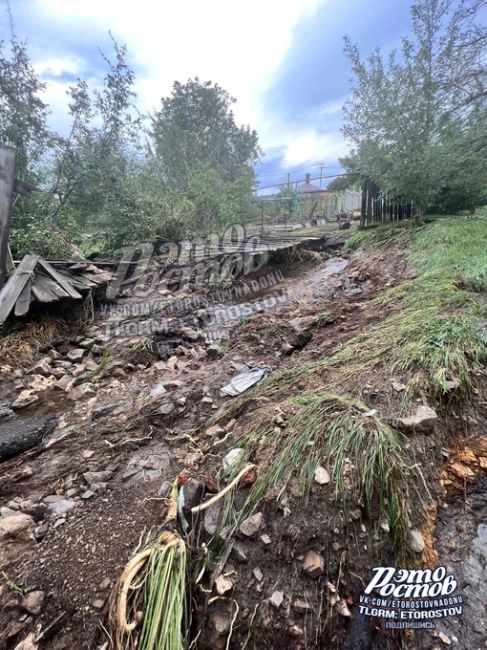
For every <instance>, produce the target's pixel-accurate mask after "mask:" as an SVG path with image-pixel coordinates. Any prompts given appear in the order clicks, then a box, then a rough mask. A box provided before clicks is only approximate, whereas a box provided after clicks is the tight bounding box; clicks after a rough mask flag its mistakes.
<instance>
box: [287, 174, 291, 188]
mask: <svg viewBox="0 0 487 650" xmlns="http://www.w3.org/2000/svg"><path fill="white" fill-rule="evenodd" d="M287 186H288V187H290V186H291V174H290V172H288V173H287Z"/></svg>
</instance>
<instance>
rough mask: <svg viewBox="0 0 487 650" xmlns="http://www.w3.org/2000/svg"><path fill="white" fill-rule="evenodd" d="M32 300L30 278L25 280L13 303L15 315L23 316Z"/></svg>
mask: <svg viewBox="0 0 487 650" xmlns="http://www.w3.org/2000/svg"><path fill="white" fill-rule="evenodd" d="M31 300H32V280H30V279H29V280H27V282H26V284H25V287H24V288H23V289H22V291H21V292H20V296H19V297H18V298H17V302H16V303H15V315H16V316H25V314H26V313H27V312H28V311H29V307H30V301H31Z"/></svg>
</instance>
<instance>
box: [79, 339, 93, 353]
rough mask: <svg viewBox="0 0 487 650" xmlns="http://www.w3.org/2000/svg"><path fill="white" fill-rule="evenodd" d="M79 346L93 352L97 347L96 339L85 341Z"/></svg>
mask: <svg viewBox="0 0 487 650" xmlns="http://www.w3.org/2000/svg"><path fill="white" fill-rule="evenodd" d="M79 345H80V347H81V348H85V349H86V350H91V348H92V347H93V346H94V345H95V339H83V341H80V344H79Z"/></svg>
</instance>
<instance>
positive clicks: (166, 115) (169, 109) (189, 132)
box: [152, 77, 260, 189]
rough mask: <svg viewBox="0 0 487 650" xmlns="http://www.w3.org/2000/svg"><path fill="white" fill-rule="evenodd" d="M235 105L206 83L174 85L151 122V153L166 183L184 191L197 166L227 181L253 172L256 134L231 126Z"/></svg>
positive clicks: (212, 85) (220, 89)
mask: <svg viewBox="0 0 487 650" xmlns="http://www.w3.org/2000/svg"><path fill="white" fill-rule="evenodd" d="M234 102H235V99H234V98H233V97H230V95H229V94H228V93H227V92H226V91H225V90H224V89H223V88H221V86H219V85H218V84H213V83H212V82H211V81H206V82H201V81H200V80H199V79H198V78H197V77H196V78H195V79H190V80H189V81H188V82H187V83H185V84H181V83H179V82H178V81H176V82H175V83H174V86H173V90H172V94H171V95H170V96H169V97H164V98H163V99H162V105H161V108H160V110H159V111H158V112H157V113H156V114H155V115H154V116H153V118H152V137H153V140H154V145H155V151H156V154H157V156H158V157H159V158H160V159H161V161H162V163H163V167H164V172H165V176H166V178H167V179H168V181H169V182H171V183H172V184H174V185H175V186H176V187H178V188H181V189H185V188H186V187H187V186H188V184H189V183H190V181H191V177H192V175H193V172H194V170H195V169H196V168H198V167H199V166H200V165H208V166H209V167H210V168H211V169H212V170H213V171H214V172H216V174H217V175H218V176H219V178H221V179H222V180H223V181H230V182H231V181H235V179H236V178H238V176H239V175H240V174H241V173H242V172H248V170H250V169H251V168H252V166H253V164H254V163H255V162H256V161H257V160H258V158H259V155H260V149H259V147H258V139H257V133H256V132H255V131H253V130H251V129H250V127H248V126H246V127H244V126H241V127H240V126H238V125H237V124H236V123H235V118H234V115H233V112H232V110H231V106H232V104H234Z"/></svg>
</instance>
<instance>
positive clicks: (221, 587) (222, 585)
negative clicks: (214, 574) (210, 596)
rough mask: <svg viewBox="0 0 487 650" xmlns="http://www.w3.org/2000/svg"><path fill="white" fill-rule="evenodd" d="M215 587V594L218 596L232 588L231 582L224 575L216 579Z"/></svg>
mask: <svg viewBox="0 0 487 650" xmlns="http://www.w3.org/2000/svg"><path fill="white" fill-rule="evenodd" d="M215 587H216V591H217V594H218V595H219V596H223V595H224V594H226V593H227V591H231V590H232V589H233V582H232V581H231V580H230V579H229V578H227V577H226V576H224V575H221V576H218V578H217V579H216V581H215Z"/></svg>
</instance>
